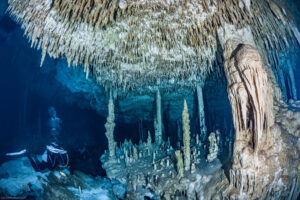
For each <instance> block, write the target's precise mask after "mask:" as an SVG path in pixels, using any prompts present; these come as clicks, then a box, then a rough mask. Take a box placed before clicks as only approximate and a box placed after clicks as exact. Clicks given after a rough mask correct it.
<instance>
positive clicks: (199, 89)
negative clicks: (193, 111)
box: [197, 85, 206, 139]
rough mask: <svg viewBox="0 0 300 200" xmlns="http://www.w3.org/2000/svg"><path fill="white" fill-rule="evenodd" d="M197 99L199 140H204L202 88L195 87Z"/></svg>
mask: <svg viewBox="0 0 300 200" xmlns="http://www.w3.org/2000/svg"><path fill="white" fill-rule="evenodd" d="M197 97H198V115H199V124H200V134H201V138H204V139H205V138H206V125H205V113H204V101H203V92H202V87H201V86H200V85H197Z"/></svg>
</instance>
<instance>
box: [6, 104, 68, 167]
mask: <svg viewBox="0 0 300 200" xmlns="http://www.w3.org/2000/svg"><path fill="white" fill-rule="evenodd" d="M49 116H50V119H49V122H48V125H49V128H50V134H51V138H52V141H51V143H50V144H49V145H47V146H46V150H45V151H44V153H43V155H33V154H30V153H29V152H28V151H27V150H26V149H24V150H22V151H19V152H14V153H7V154H6V156H10V157H20V156H24V155H26V156H27V157H28V159H29V160H30V163H31V165H32V167H33V168H34V170H35V171H43V170H44V169H46V168H48V169H50V170H53V169H63V168H66V167H67V166H68V164H69V156H68V152H67V151H66V150H64V149H63V148H62V147H61V146H60V145H59V144H58V142H59V140H58V138H59V135H60V130H61V119H60V118H59V117H58V116H57V114H56V110H55V108H54V107H52V106H51V107H50V108H49Z"/></svg>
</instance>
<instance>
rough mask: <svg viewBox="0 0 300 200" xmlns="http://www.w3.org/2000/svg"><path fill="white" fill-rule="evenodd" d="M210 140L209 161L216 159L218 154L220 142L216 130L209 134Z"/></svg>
mask: <svg viewBox="0 0 300 200" xmlns="http://www.w3.org/2000/svg"><path fill="white" fill-rule="evenodd" d="M208 140H209V150H208V152H209V153H208V155H207V161H208V162H212V161H213V160H215V159H216V158H217V156H218V143H217V137H216V134H215V133H214V132H212V133H210V135H209V136H208Z"/></svg>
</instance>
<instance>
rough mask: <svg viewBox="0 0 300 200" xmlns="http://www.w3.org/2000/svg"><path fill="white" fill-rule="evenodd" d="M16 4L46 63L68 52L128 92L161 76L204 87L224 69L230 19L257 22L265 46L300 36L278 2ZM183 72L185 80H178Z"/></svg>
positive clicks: (34, 0) (32, 0)
mask: <svg viewBox="0 0 300 200" xmlns="http://www.w3.org/2000/svg"><path fill="white" fill-rule="evenodd" d="M8 3H9V13H10V14H11V15H12V16H13V19H15V20H16V21H17V22H18V23H21V24H22V28H23V29H24V32H25V35H26V36H27V38H28V39H29V40H30V41H31V43H32V46H33V47H36V48H37V49H41V52H42V61H43V60H44V58H45V55H46V54H49V56H50V57H53V58H59V57H65V58H66V59H67V61H68V63H69V64H74V65H82V66H83V67H84V69H85V70H84V71H85V72H86V73H87V74H88V73H89V72H90V71H92V72H93V75H94V76H95V77H96V79H97V81H98V82H99V84H102V85H108V84H109V86H114V87H123V88H126V89H130V88H140V87H141V86H145V85H149V84H151V85H156V86H159V85H160V84H161V80H166V81H167V82H168V81H171V80H172V83H173V84H178V85H189V86H195V85H196V84H199V82H201V81H199V80H201V79H202V80H203V78H204V77H205V76H206V75H207V74H209V73H210V72H212V71H216V70H218V68H216V67H215V60H216V59H218V56H219V55H217V54H219V51H218V42H217V39H216V34H215V33H216V30H218V29H219V28H220V27H224V25H225V24H226V23H231V24H232V25H234V26H235V27H246V26H249V27H250V31H251V32H253V33H254V37H255V41H261V47H263V48H272V49H281V48H282V47H288V46H289V45H290V44H292V43H293V42H294V40H295V38H298V40H299V38H300V37H299V32H298V31H297V29H295V30H294V27H295V25H294V23H293V22H292V20H289V19H290V17H289V15H286V14H284V13H282V9H280V7H281V5H280V6H279V5H276V4H275V3H274V0H268V1H262V0H251V1H250V0H226V1H225V0H223V1H219V0H210V1H208V0H199V1H192V2H186V1H176V0H170V1H167V2H161V1H150V2H148V1H142V0H136V1H129V0H122V1H120V2H118V1H108V0H103V1H101V3H100V1H98V0H76V1H70V0H60V1H51V0H47V1H46V0H8ZM293 33H294V34H293ZM290 37H291V39H292V40H291V41H289V40H288V38H290ZM91 68H92V70H90V69H91ZM115 69H118V70H115ZM182 77H184V78H185V81H182V82H180V81H176V80H178V79H181V78H182ZM174 80H175V81H174Z"/></svg>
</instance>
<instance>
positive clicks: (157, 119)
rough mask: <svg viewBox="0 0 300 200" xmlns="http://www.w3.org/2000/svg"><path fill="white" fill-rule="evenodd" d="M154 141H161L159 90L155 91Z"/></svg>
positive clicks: (157, 142) (159, 142)
mask: <svg viewBox="0 0 300 200" xmlns="http://www.w3.org/2000/svg"><path fill="white" fill-rule="evenodd" d="M154 130H155V143H156V144H158V145H159V144H161V142H162V115H161V96H160V92H159V90H157V92H156V117H155V119H154Z"/></svg>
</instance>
